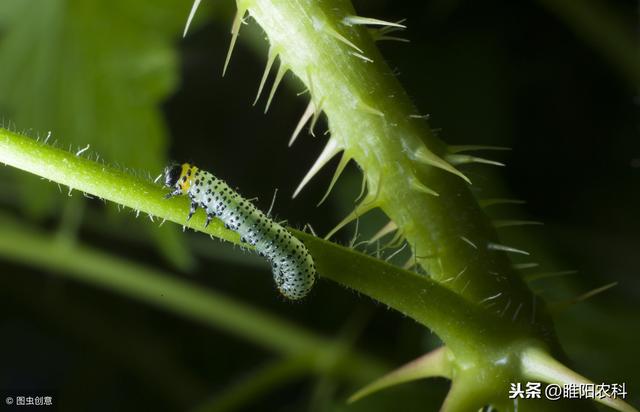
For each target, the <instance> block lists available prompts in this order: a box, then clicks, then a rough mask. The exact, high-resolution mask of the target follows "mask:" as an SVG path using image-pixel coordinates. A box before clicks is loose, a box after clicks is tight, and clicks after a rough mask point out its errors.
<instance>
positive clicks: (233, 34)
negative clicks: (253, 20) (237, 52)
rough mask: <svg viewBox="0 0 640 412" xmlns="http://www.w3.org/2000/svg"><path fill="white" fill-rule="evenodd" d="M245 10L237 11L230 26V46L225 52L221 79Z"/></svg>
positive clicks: (236, 38)
mask: <svg viewBox="0 0 640 412" xmlns="http://www.w3.org/2000/svg"><path fill="white" fill-rule="evenodd" d="M246 11H247V10H246V9H244V8H243V9H238V12H237V13H236V17H235V19H234V20H233V25H232V26H231V44H229V51H228V52H227V58H226V59H225V61H224V67H223V68H222V77H224V75H225V74H226V73H227V67H228V66H229V62H230V61H231V55H232V54H233V49H234V47H235V46H236V40H238V34H239V33H240V27H241V26H242V19H243V18H244V14H245V13H246Z"/></svg>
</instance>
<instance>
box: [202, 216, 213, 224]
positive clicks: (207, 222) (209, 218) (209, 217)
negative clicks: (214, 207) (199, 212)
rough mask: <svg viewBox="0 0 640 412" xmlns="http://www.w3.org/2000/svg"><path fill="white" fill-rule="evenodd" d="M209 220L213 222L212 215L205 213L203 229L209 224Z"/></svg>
mask: <svg viewBox="0 0 640 412" xmlns="http://www.w3.org/2000/svg"><path fill="white" fill-rule="evenodd" d="M211 220H213V213H207V221H206V222H204V227H207V226H209V223H211Z"/></svg>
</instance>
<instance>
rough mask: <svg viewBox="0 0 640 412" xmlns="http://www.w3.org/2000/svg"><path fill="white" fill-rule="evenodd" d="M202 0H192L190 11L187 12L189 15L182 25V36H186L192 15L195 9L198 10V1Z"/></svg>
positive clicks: (194, 13)
mask: <svg viewBox="0 0 640 412" xmlns="http://www.w3.org/2000/svg"><path fill="white" fill-rule="evenodd" d="M201 1H202V0H195V1H194V2H193V5H192V6H191V11H190V12H189V17H187V24H185V26H184V31H183V32H182V37H183V38H184V37H186V36H187V32H188V31H189V26H191V21H192V20H193V17H194V16H195V15H196V11H197V10H198V7H199V6H200V2H201Z"/></svg>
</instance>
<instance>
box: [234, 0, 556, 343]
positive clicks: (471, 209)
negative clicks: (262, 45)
mask: <svg viewBox="0 0 640 412" xmlns="http://www.w3.org/2000/svg"><path fill="white" fill-rule="evenodd" d="M238 8H239V15H242V14H244V12H245V10H248V11H249V13H250V14H251V16H252V17H253V18H254V19H255V20H256V21H257V23H258V24H259V25H260V26H261V27H262V29H264V31H265V32H266V34H267V36H268V39H269V42H270V43H271V44H270V47H271V50H272V53H276V54H278V55H279V56H280V62H281V69H280V70H282V69H283V68H285V69H290V70H291V71H292V72H293V73H294V74H295V75H296V76H298V77H299V78H300V79H301V80H302V81H303V82H304V83H305V84H306V86H307V87H308V89H309V91H310V94H311V99H312V103H313V105H314V106H315V108H316V113H319V111H323V112H324V113H325V114H326V115H327V118H328V120H329V128H330V131H331V135H332V137H331V138H330V141H329V143H328V149H327V152H326V154H328V155H331V154H334V153H337V152H339V151H341V150H343V151H344V156H346V158H353V159H354V160H355V161H356V162H357V163H358V164H359V165H360V166H361V168H362V169H363V172H364V173H365V177H366V180H367V185H368V192H369V193H368V196H367V197H366V198H365V199H364V201H363V203H362V204H361V205H360V206H359V207H358V208H357V209H356V210H355V212H354V213H353V214H352V216H351V217H353V218H355V217H357V216H359V215H361V214H363V213H365V212H366V211H367V210H369V209H371V208H374V207H380V208H381V209H382V210H383V211H384V212H385V213H386V214H387V215H388V216H389V217H390V218H391V219H392V220H393V221H394V222H395V223H396V224H397V226H398V227H399V228H400V230H401V232H402V235H403V236H404V238H405V239H406V241H407V242H408V244H409V245H410V246H411V247H412V248H413V252H414V254H415V256H416V258H417V261H418V263H419V264H420V265H422V266H423V267H424V268H425V269H426V270H427V271H428V272H429V274H430V275H431V277H432V279H434V280H436V281H438V282H441V283H442V284H443V285H445V286H446V287H448V288H450V289H452V290H454V291H456V292H458V293H459V294H461V295H463V296H464V297H466V298H468V299H470V300H471V301H473V302H483V303H486V304H487V305H488V306H489V305H490V306H491V307H492V309H491V310H493V311H495V312H496V313H504V316H507V317H513V318H514V319H516V321H517V322H522V323H525V324H529V323H532V320H533V323H535V324H537V325H543V326H542V327H541V328H542V329H544V331H543V332H542V333H544V334H547V335H550V334H551V332H550V329H551V326H550V325H551V322H550V321H549V319H548V317H547V316H545V315H544V314H543V313H542V312H543V311H541V313H537V314H534V311H535V310H536V305H535V303H534V298H533V296H532V294H531V292H530V290H529V289H528V288H527V287H526V285H525V284H524V282H523V281H522V280H521V278H520V277H519V276H518V274H517V273H516V272H515V271H514V270H513V269H512V266H511V262H510V260H509V259H508V258H507V256H506V253H505V252H504V251H501V250H499V249H504V248H500V247H495V246H496V244H499V241H498V240H497V235H496V233H495V230H494V228H493V226H492V224H491V222H490V221H489V219H488V218H487V216H486V215H485V214H484V213H483V211H482V210H481V208H480V207H479V206H478V203H477V201H476V200H475V198H474V197H473V195H472V193H471V191H470V190H469V187H468V185H469V184H468V183H467V181H465V179H466V178H464V176H462V175H461V174H460V173H459V172H458V171H456V170H455V169H454V168H453V167H452V166H451V165H450V164H449V163H447V162H446V161H445V160H443V157H444V156H445V155H446V154H447V150H448V149H447V146H446V145H445V144H444V143H443V142H442V141H441V140H440V139H438V138H437V137H436V136H435V135H434V134H433V133H432V132H431V130H430V128H429V126H428V124H427V123H426V121H425V120H424V119H422V118H420V116H419V113H418V112H417V110H416V108H415V107H414V106H413V104H412V103H411V101H410V99H409V97H408V95H407V94H406V92H405V91H404V89H403V88H402V86H401V85H400V83H399V82H398V81H397V79H396V77H395V76H394V74H393V73H392V71H391V70H390V68H389V67H388V66H387V64H386V63H385V62H384V59H383V57H382V56H381V54H380V53H379V51H378V50H377V48H376V45H375V44H374V40H373V38H372V36H371V35H370V33H369V32H368V31H367V29H366V28H365V27H363V26H359V25H357V24H355V23H353V21H355V20H353V19H351V20H349V18H350V16H353V15H355V11H354V10H353V7H352V5H351V4H350V2H349V1H345V0H326V1H321V2H320V1H315V0H289V1H278V2H273V1H270V0H241V1H238ZM540 307H541V305H538V306H537V308H538V310H540Z"/></svg>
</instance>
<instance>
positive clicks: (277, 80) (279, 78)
mask: <svg viewBox="0 0 640 412" xmlns="http://www.w3.org/2000/svg"><path fill="white" fill-rule="evenodd" d="M287 70H289V68H288V67H287V66H285V65H284V64H283V63H282V61H280V67H278V73H277V74H276V78H275V80H274V81H273V86H272V87H271V93H269V99H268V100H267V105H266V106H265V108H264V112H265V113H267V111H269V106H271V101H272V100H273V96H275V94H276V90H278V86H279V85H280V82H281V81H282V78H283V77H284V75H285V74H286V73H287Z"/></svg>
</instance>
